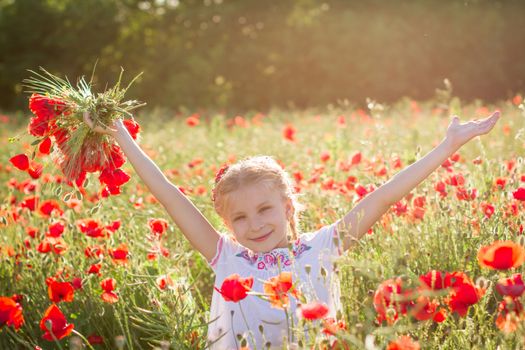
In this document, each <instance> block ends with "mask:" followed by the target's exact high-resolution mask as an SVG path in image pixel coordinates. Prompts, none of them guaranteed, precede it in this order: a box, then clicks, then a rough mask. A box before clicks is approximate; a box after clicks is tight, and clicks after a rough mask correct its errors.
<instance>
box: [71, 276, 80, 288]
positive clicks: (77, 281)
mask: <svg viewBox="0 0 525 350" xmlns="http://www.w3.org/2000/svg"><path fill="white" fill-rule="evenodd" d="M71 285H72V286H73V288H74V289H75V290H78V289H82V278H80V277H75V278H73V280H71Z"/></svg>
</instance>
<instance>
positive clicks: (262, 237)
mask: <svg viewBox="0 0 525 350" xmlns="http://www.w3.org/2000/svg"><path fill="white" fill-rule="evenodd" d="M272 232H273V230H272V231H270V232H268V233H267V234H265V235H264V236H261V237H259V238H253V239H252V241H255V242H262V241H264V240H265V239H266V238H268V237H270V235H271V234H272Z"/></svg>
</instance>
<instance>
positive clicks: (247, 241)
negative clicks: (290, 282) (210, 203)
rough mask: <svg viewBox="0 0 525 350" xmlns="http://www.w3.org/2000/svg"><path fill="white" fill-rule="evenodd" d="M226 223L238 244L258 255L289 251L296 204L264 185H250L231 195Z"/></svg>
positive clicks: (228, 199)
mask: <svg viewBox="0 0 525 350" xmlns="http://www.w3.org/2000/svg"><path fill="white" fill-rule="evenodd" d="M226 204H227V205H226V217H225V218H224V219H225V222H226V225H227V226H228V228H229V229H230V230H231V231H233V235H234V236H235V238H236V239H237V241H238V242H239V243H240V244H242V245H243V246H245V247H246V248H248V249H250V250H252V251H254V252H257V253H261V252H268V251H270V250H272V249H275V248H286V247H287V245H288V239H287V237H286V233H287V229H288V219H289V218H290V217H291V214H292V213H293V212H292V209H293V207H292V202H291V200H289V199H285V198H283V196H282V195H281V193H280V192H279V191H277V190H275V189H273V188H272V187H271V186H268V185H265V184H264V183H255V184H249V185H245V186H242V187H240V188H239V189H237V190H235V191H233V192H230V193H229V194H228V197H227V203H226Z"/></svg>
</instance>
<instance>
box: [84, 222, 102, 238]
mask: <svg viewBox="0 0 525 350" xmlns="http://www.w3.org/2000/svg"><path fill="white" fill-rule="evenodd" d="M77 227H78V229H79V230H80V232H82V233H84V234H85V235H86V236H88V237H93V238H98V237H106V230H105V227H104V226H103V225H102V223H101V222H100V221H99V220H95V219H80V220H77Z"/></svg>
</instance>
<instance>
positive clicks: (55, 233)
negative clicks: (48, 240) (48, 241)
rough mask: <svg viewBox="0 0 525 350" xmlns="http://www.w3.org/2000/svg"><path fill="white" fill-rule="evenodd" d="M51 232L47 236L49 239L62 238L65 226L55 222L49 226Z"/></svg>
mask: <svg viewBox="0 0 525 350" xmlns="http://www.w3.org/2000/svg"><path fill="white" fill-rule="evenodd" d="M48 228H49V232H48V233H47V236H49V237H55V238H57V237H60V236H61V235H62V233H64V230H65V228H66V227H65V225H64V224H63V223H61V222H60V221H56V222H53V223H52V224H50V225H49V226H48Z"/></svg>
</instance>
